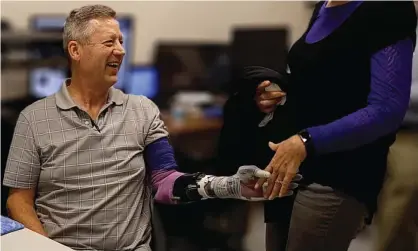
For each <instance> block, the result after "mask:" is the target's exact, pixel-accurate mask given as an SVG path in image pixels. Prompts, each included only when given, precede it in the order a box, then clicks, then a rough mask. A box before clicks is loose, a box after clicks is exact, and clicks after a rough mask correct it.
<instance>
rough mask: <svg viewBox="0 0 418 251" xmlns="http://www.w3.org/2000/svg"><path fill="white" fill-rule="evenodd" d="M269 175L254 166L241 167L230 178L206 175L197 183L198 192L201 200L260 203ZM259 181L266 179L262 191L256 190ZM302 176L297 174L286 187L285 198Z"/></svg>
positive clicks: (296, 185)
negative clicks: (235, 200)
mask: <svg viewBox="0 0 418 251" xmlns="http://www.w3.org/2000/svg"><path fill="white" fill-rule="evenodd" d="M269 177H270V173H269V172H267V171H264V170H261V169H260V168H258V167H256V166H241V167H240V168H239V169H238V172H237V173H236V174H234V175H232V176H225V177H219V176H212V175H206V176H205V177H204V178H202V179H201V180H200V181H199V182H198V187H199V189H198V191H199V194H200V195H201V196H202V197H203V198H220V199H239V200H248V201H262V200H267V199H266V198H264V192H265V190H266V188H267V186H268V182H269ZM259 179H266V182H265V183H264V184H263V186H261V187H262V189H256V188H255V184H256V183H257V181H258V180H259ZM301 179H302V176H301V175H300V174H297V175H296V176H295V177H294V178H293V180H292V183H291V184H290V185H289V187H288V189H289V190H288V192H287V193H286V194H285V196H291V195H292V194H293V190H294V189H295V188H297V187H298V184H297V183H296V182H297V181H300V180H301Z"/></svg>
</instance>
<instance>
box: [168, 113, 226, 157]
mask: <svg viewBox="0 0 418 251" xmlns="http://www.w3.org/2000/svg"><path fill="white" fill-rule="evenodd" d="M161 119H162V120H163V121H164V123H165V125H166V126H167V130H168V132H169V133H170V141H171V143H172V145H173V147H174V148H175V149H176V151H178V152H181V153H184V154H185V155H186V156H189V157H191V158H192V159H195V160H202V159H211V158H213V157H215V156H216V149H217V144H218V138H219V133H220V130H221V129H222V125H223V119H222V118H207V117H191V118H187V119H184V120H176V119H175V118H173V117H172V116H170V115H169V114H168V113H164V112H163V113H161Z"/></svg>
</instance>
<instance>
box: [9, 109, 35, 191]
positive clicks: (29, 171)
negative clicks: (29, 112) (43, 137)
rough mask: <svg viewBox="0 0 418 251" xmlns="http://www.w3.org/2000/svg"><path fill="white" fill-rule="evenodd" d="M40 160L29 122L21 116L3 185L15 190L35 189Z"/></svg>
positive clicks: (11, 146)
mask: <svg viewBox="0 0 418 251" xmlns="http://www.w3.org/2000/svg"><path fill="white" fill-rule="evenodd" d="M40 170H41V168H40V158H39V153H38V150H37V146H36V144H35V137H34V134H33V131H32V128H31V125H30V122H29V120H28V119H27V118H26V117H25V115H24V114H22V113H21V114H20V115H19V118H18V120H17V123H16V127H15V130H14V134H13V139H12V143H11V145H10V151H9V156H8V158H7V164H6V169H5V172H4V178H3V184H4V185H5V186H8V187H13V188H26V189H29V188H33V187H36V186H37V184H38V179H39V173H40Z"/></svg>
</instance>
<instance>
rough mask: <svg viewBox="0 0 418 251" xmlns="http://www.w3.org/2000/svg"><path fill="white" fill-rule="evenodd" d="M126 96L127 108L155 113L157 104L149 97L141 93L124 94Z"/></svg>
mask: <svg viewBox="0 0 418 251" xmlns="http://www.w3.org/2000/svg"><path fill="white" fill-rule="evenodd" d="M125 95H127V96H128V98H127V109H130V110H133V111H136V112H146V113H156V112H158V107H157V105H156V104H155V103H154V102H153V101H152V100H151V99H149V98H147V97H146V96H143V95H132V94H125Z"/></svg>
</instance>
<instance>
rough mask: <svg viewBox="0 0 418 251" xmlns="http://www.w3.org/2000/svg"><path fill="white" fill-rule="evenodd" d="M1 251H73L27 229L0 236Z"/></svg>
mask: <svg viewBox="0 0 418 251" xmlns="http://www.w3.org/2000/svg"><path fill="white" fill-rule="evenodd" d="M1 250H2V251H74V250H73V249H71V248H69V247H67V246H64V245H62V244H60V243H58V242H56V241H53V240H51V239H48V238H46V237H45V236H42V235H40V234H38V233H35V232H33V231H32V230H29V229H27V228H24V229H21V230H19V231H15V232H11V233H8V234H5V235H3V236H1Z"/></svg>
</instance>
